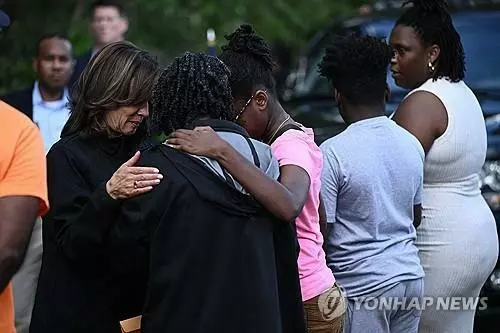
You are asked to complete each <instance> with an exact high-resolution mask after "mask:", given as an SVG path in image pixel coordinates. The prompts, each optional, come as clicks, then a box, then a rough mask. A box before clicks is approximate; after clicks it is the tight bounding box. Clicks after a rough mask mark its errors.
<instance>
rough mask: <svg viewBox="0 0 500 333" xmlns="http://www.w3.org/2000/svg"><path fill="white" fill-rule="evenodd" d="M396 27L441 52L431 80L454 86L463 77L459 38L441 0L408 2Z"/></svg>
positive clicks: (462, 58)
mask: <svg viewBox="0 0 500 333" xmlns="http://www.w3.org/2000/svg"><path fill="white" fill-rule="evenodd" d="M407 4H412V5H413V6H412V7H411V8H409V9H408V10H407V11H406V12H405V13H404V14H403V15H402V16H401V17H400V18H399V19H398V20H397V22H396V25H403V26H408V27H412V28H413V29H415V31H416V32H417V34H418V35H419V36H420V38H421V40H422V42H423V43H424V44H425V45H427V46H428V45H433V44H436V45H438V46H439V47H440V49H441V52H440V56H439V61H438V63H437V66H436V70H435V71H434V73H433V78H434V79H438V78H442V77H448V78H449V79H450V80H451V81H452V82H458V81H460V80H462V79H463V78H464V76H465V54H464V48H463V46H462V42H461V40H460V35H459V34H458V32H457V31H456V29H455V27H454V26H453V22H452V19H451V16H450V13H449V12H448V10H447V2H446V1H445V0H412V1H407V2H405V4H404V5H407Z"/></svg>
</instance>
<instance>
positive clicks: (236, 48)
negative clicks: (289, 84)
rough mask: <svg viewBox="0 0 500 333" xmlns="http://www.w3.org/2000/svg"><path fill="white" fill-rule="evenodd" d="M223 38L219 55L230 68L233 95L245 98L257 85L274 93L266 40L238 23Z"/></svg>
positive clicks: (271, 57)
mask: <svg viewBox="0 0 500 333" xmlns="http://www.w3.org/2000/svg"><path fill="white" fill-rule="evenodd" d="M225 38H226V40H228V41H229V43H228V44H227V45H224V46H222V53H221V54H220V55H219V59H221V60H222V61H223V62H224V63H225V64H226V65H227V66H228V67H229V69H230V70H231V77H230V83H231V90H232V92H233V96H234V97H240V98H248V97H250V96H251V95H252V90H253V89H254V88H255V87H257V86H264V87H265V88H266V89H267V90H268V92H269V93H272V94H276V82H275V80H274V77H273V70H274V67H275V63H274V61H273V56H272V52H271V47H270V46H269V44H267V43H266V42H265V41H264V39H263V38H262V37H261V36H259V35H257V34H256V33H255V31H254V30H253V28H252V26H251V25H249V24H243V25H241V26H240V27H239V28H238V29H236V31H235V32H233V33H232V34H230V35H226V36H225Z"/></svg>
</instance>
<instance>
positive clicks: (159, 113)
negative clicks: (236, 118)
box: [152, 52, 233, 134]
mask: <svg viewBox="0 0 500 333" xmlns="http://www.w3.org/2000/svg"><path fill="white" fill-rule="evenodd" d="M229 74H230V73H229V69H228V68H227V66H226V65H224V64H223V63H222V62H221V61H220V60H219V59H217V58H215V57H212V56H209V55H206V54H198V53H191V52H186V53H184V55H183V56H181V57H177V58H175V59H174V61H173V62H172V64H171V65H170V66H168V67H167V68H166V69H165V70H164V71H163V73H162V74H161V75H160V78H159V80H158V83H157V84H156V86H155V88H154V91H153V99H152V107H153V114H154V115H155V116H154V123H155V124H154V125H155V129H158V130H160V131H162V132H163V133H165V134H170V133H171V132H172V131H175V130H177V129H181V128H189V127H190V125H191V124H192V122H193V121H194V120H196V119H198V118H202V117H209V118H212V119H222V120H232V119H233V112H232V96H231V89H230V87H229Z"/></svg>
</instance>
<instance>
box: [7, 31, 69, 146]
mask: <svg viewBox="0 0 500 333" xmlns="http://www.w3.org/2000/svg"><path fill="white" fill-rule="evenodd" d="M73 68H74V60H73V53H72V46H71V43H70V42H69V40H68V39H67V38H66V37H65V36H63V35H58V34H49V35H44V36H43V37H41V38H40V39H39V40H38V42H37V48H36V56H35V59H34V60H33V70H34V71H35V73H36V80H35V82H34V83H33V84H32V85H31V86H30V87H29V88H27V89H23V90H20V91H16V92H13V93H10V94H8V95H5V96H3V97H1V98H0V99H2V100H3V101H4V102H6V103H7V104H10V105H11V106H13V107H14V108H16V109H18V110H19V111H21V112H22V113H24V114H25V115H27V116H28V117H29V118H30V119H32V120H33V121H34V122H35V123H36V125H37V126H38V128H40V131H41V132H42V136H43V141H44V146H45V153H47V152H48V151H49V149H50V147H51V146H52V145H53V144H54V143H55V142H57V141H58V140H59V137H60V136H61V130H62V128H63V127H64V124H65V123H66V121H67V120H68V118H69V108H68V97H69V93H68V84H69V80H70V78H71V75H72V74H73Z"/></svg>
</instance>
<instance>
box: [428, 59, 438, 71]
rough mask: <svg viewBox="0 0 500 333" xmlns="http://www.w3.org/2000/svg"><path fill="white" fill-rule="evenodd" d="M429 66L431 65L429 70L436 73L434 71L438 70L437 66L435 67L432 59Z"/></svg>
mask: <svg viewBox="0 0 500 333" xmlns="http://www.w3.org/2000/svg"><path fill="white" fill-rule="evenodd" d="M427 67H429V71H430V72H431V73H434V71H435V70H436V67H434V65H433V64H432V62H430V61H429V64H427Z"/></svg>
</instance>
